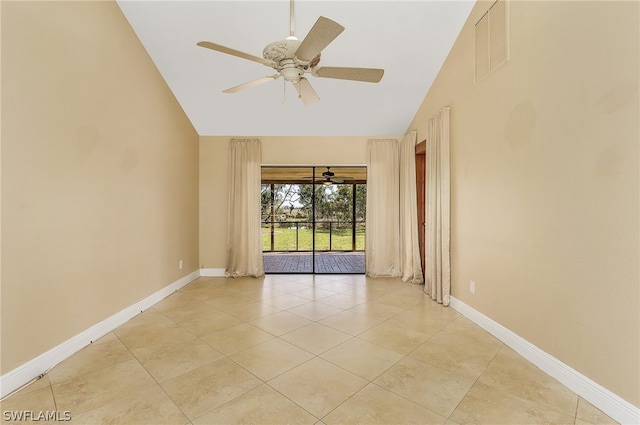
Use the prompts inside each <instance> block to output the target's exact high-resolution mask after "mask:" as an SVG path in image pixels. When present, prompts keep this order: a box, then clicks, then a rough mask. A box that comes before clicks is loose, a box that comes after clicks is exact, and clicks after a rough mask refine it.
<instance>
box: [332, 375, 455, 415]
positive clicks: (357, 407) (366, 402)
mask: <svg viewBox="0 0 640 425" xmlns="http://www.w3.org/2000/svg"><path fill="white" fill-rule="evenodd" d="M322 420H323V422H324V423H326V424H327V425H332V424H336V425H343V424H344V425H349V424H367V425H376V424H379V425H388V424H407V425H408V424H416V425H427V424H443V423H444V422H445V421H446V418H443V417H442V416H440V415H438V414H436V413H434V412H432V411H430V410H428V409H425V408H424V407H422V406H419V405H417V404H415V403H412V402H410V401H409V400H406V399H404V398H402V397H400V396H397V395H396V394H393V393H392V392H389V391H387V390H385V389H383V388H380V387H379V386H377V385H375V384H369V385H367V386H366V387H365V388H363V389H362V390H361V391H359V392H358V393H357V394H355V395H354V396H353V397H351V398H350V399H349V400H347V401H346V402H345V403H344V404H342V405H341V406H339V407H338V408H337V409H336V410H334V411H333V412H331V413H329V414H328V415H327V416H325V417H324V418H323V419H322Z"/></svg>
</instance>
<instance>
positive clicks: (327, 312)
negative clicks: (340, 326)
mask: <svg viewBox="0 0 640 425" xmlns="http://www.w3.org/2000/svg"><path fill="white" fill-rule="evenodd" d="M287 311H288V312H289V313H293V314H295V315H296V316H300V317H304V318H305V319H308V320H313V321H318V320H322V319H325V318H327V317H329V316H333V315H334V314H338V313H341V312H342V311H343V310H342V309H341V308H338V307H334V306H332V305H328V304H323V303H321V302H317V301H312V302H309V303H307V304H303V305H301V306H298V307H295V308H290V309H289V310H287Z"/></svg>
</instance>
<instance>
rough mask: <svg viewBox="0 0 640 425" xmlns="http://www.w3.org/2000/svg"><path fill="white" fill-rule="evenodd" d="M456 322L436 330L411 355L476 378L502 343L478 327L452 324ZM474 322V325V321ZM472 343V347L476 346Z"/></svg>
mask: <svg viewBox="0 0 640 425" xmlns="http://www.w3.org/2000/svg"><path fill="white" fill-rule="evenodd" d="M458 320H460V319H456V320H455V321H454V322H453V323H455V322H457V321H458ZM465 320H466V319H465ZM453 323H452V324H451V325H449V326H446V327H445V328H444V329H443V330H442V331H440V332H438V333H437V334H435V335H434V336H433V337H431V338H430V339H429V340H428V341H427V342H425V343H424V344H423V345H421V346H420V347H418V348H417V349H416V350H415V351H413V352H412V353H410V354H409V356H410V357H413V358H415V359H418V360H420V361H424V362H427V363H430V364H433V365H435V366H438V367H439V368H441V369H444V370H448V371H450V372H454V373H457V374H459V375H463V376H466V377H468V378H471V379H476V378H478V377H479V376H480V374H481V373H482V372H483V371H484V370H485V368H486V367H487V366H488V365H489V363H490V362H491V360H492V359H493V358H494V357H495V355H496V354H497V353H498V351H499V350H500V348H501V347H502V346H503V344H502V343H501V342H500V341H498V340H497V339H496V338H494V337H493V336H492V335H490V334H488V333H487V332H485V331H484V330H482V329H480V328H478V327H477V329H466V328H465V327H464V326H463V327H461V326H457V327H453ZM465 326H466V325H465ZM472 326H475V325H473V324H472ZM469 347H473V350H470V349H469Z"/></svg>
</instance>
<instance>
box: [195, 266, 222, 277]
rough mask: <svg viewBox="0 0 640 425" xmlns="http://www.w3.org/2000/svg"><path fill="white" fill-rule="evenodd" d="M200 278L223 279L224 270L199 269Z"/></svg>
mask: <svg viewBox="0 0 640 425" xmlns="http://www.w3.org/2000/svg"><path fill="white" fill-rule="evenodd" d="M200 276H205V277H224V269H205V268H202V269H200Z"/></svg>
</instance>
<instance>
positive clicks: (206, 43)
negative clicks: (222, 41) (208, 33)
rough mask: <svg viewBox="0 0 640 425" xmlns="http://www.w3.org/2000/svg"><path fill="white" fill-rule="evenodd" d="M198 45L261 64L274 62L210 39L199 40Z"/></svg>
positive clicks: (271, 64) (270, 64)
mask: <svg viewBox="0 0 640 425" xmlns="http://www.w3.org/2000/svg"><path fill="white" fill-rule="evenodd" d="M198 46H200V47H206V48H207V49H211V50H216V51H218V52H222V53H226V54H228V55H232V56H237V57H239V58H242V59H248V60H250V61H254V62H258V63H261V64H263V65H267V66H271V67H272V66H273V65H274V63H273V62H272V61H270V60H267V59H264V58H261V57H258V56H254V55H251V54H249V53H244V52H241V51H240V50H235V49H231V48H229V47H225V46H221V45H219V44H215V43H212V42H210V41H201V42H199V43H198Z"/></svg>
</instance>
